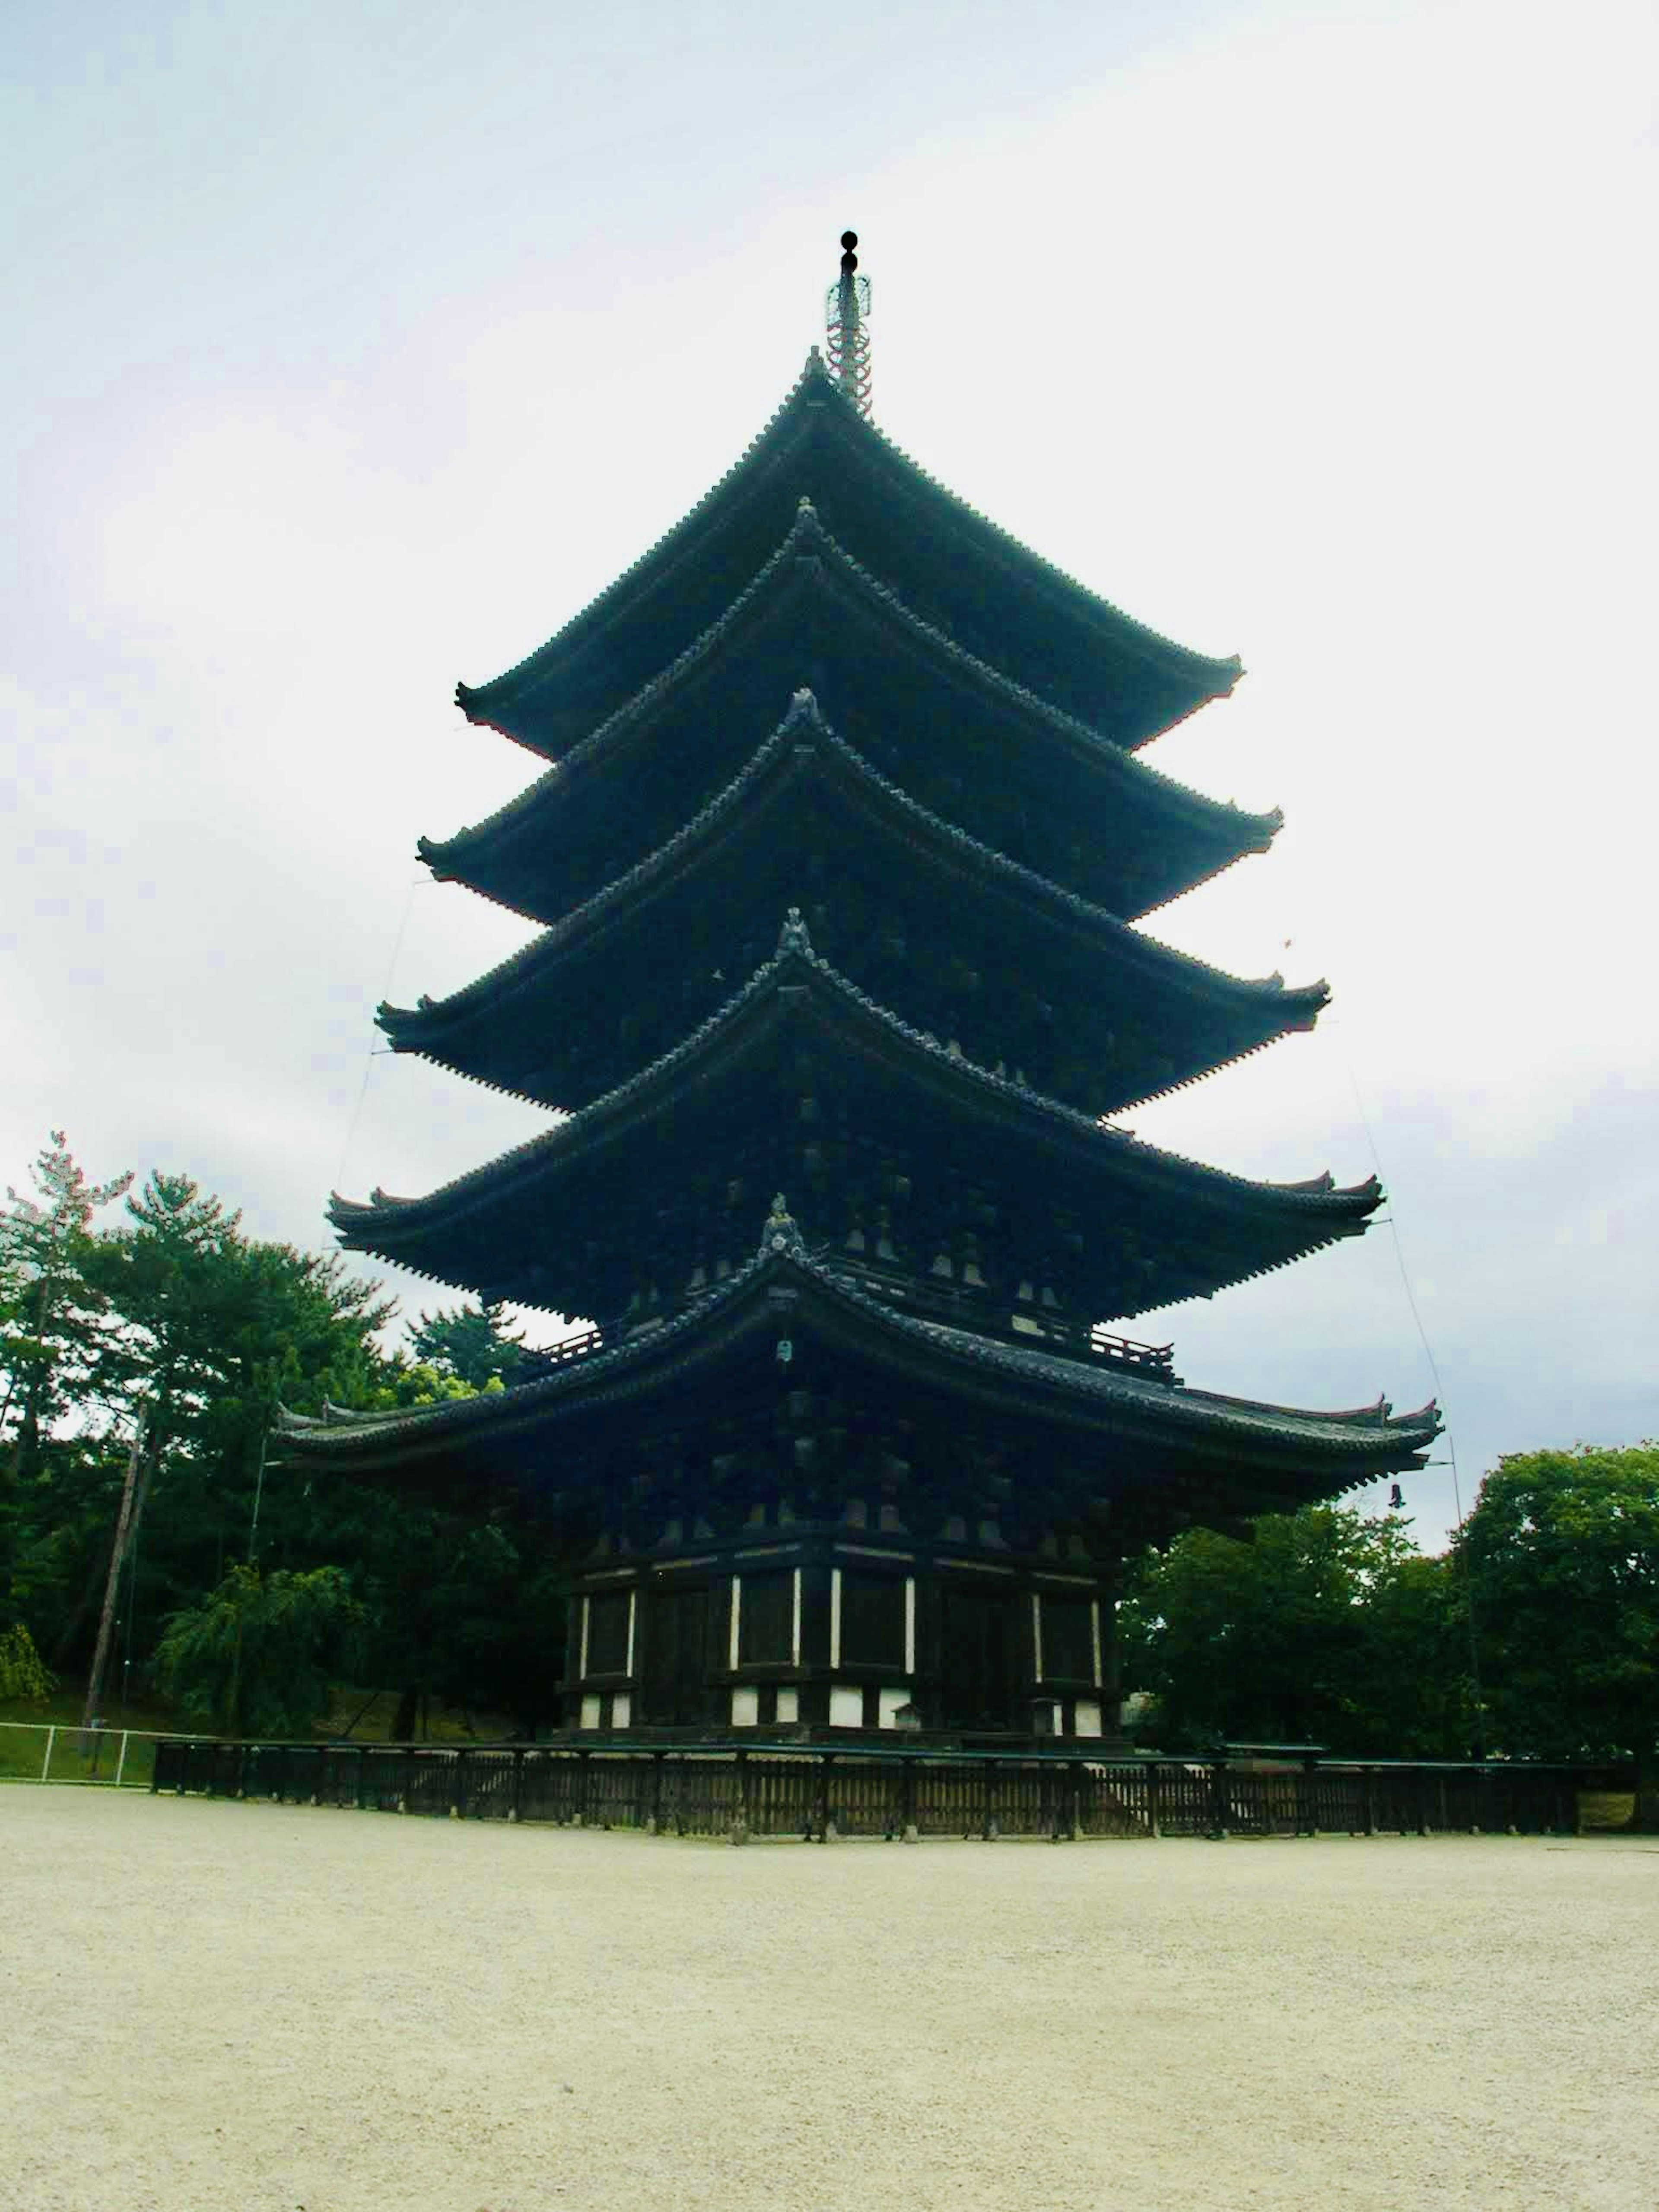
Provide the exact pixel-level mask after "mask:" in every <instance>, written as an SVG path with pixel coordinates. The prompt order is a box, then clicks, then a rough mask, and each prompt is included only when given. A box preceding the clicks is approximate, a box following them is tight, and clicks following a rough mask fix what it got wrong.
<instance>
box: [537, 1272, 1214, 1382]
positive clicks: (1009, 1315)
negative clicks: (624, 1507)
mask: <svg viewBox="0 0 1659 2212" xmlns="http://www.w3.org/2000/svg"><path fill="white" fill-rule="evenodd" d="M834 1272H835V1273H836V1274H838V1275H841V1276H842V1277H843V1278H844V1279H846V1280H847V1281H848V1283H850V1284H851V1285H853V1286H854V1288H855V1289H857V1290H859V1291H862V1292H863V1293H864V1295H865V1296H866V1297H873V1298H879V1299H880V1300H881V1302H882V1303H883V1304H884V1305H890V1306H891V1307H892V1308H893V1309H894V1310H895V1311H896V1312H899V1313H908V1314H915V1315H916V1316H919V1317H921V1319H923V1320H925V1321H942V1322H948V1323H949V1324H950V1325H951V1327H952V1328H962V1329H968V1330H969V1331H971V1332H972V1333H973V1334H975V1335H976V1336H990V1337H994V1338H996V1339H997V1340H998V1341H999V1342H1000V1343H1004V1344H1008V1345H1012V1346H1018V1347H1019V1348H1021V1349H1023V1350H1024V1351H1027V1352H1054V1353H1058V1354H1059V1355H1060V1356H1061V1357H1062V1358H1067V1359H1078V1360H1085V1361H1087V1362H1089V1363H1091V1364H1093V1365H1095V1366H1106V1367H1121V1368H1126V1369H1127V1370H1129V1372H1130V1373H1132V1374H1135V1375H1140V1376H1146V1379H1147V1380H1148V1381H1150V1382H1153V1383H1163V1384H1164V1385H1165V1387H1166V1388H1169V1389H1175V1388H1176V1387H1177V1386H1178V1385H1179V1383H1180V1381H1181V1377H1180V1376H1178V1375H1177V1374H1176V1371H1175V1347H1174V1346H1173V1345H1169V1344H1140V1343H1138V1342H1137V1341H1136V1340H1135V1339H1134V1338H1133V1337H1129V1336H1115V1335H1112V1334H1109V1333H1108V1332H1107V1331H1106V1330H1104V1329H1102V1328H1097V1327H1096V1326H1095V1325H1094V1324H1093V1323H1092V1322H1079V1321H1073V1320H1072V1319H1071V1318H1070V1316H1067V1315H1065V1314H1061V1313H1057V1312H1055V1311H1054V1310H1052V1309H1050V1308H1048V1307H1045V1306H1038V1305H1036V1304H1029V1305H1028V1304H1024V1303H1021V1304H1015V1305H1013V1306H1012V1307H1011V1306H1010V1304H1009V1302H1008V1300H1007V1298H1006V1296H1004V1295H1002V1294H1001V1293H1000V1292H998V1291H992V1290H988V1289H987V1290H976V1289H970V1288H969V1287H967V1286H965V1285H962V1284H960V1283H946V1282H942V1281H939V1280H937V1279H933V1278H932V1277H930V1276H926V1275H912V1274H908V1273H905V1272H904V1271H903V1270H902V1269H899V1268H885V1267H875V1266H872V1265H871V1264H870V1263H869V1262H867V1261H848V1260H846V1259H844V1258H842V1257H839V1256H838V1257H837V1259H836V1262H835V1267H834ZM714 1287H718V1286H717V1285H711V1289H712V1288H714ZM709 1295H710V1292H709V1291H700V1292H696V1293H694V1294H693V1295H692V1296H691V1297H686V1298H682V1299H679V1300H678V1301H677V1302H676V1303H674V1304H664V1305H662V1306H660V1307H659V1308H658V1309H656V1310H654V1311H652V1312H650V1313H647V1314H640V1313H637V1312H634V1313H629V1314H626V1315H624V1316H623V1318H622V1319H621V1320H620V1321H617V1322H611V1324H610V1326H609V1327H608V1328H599V1327H596V1326H590V1327H589V1328H585V1329H583V1330H581V1331H580V1332H579V1333H578V1334H576V1335H574V1336H568V1337H565V1338H563V1339H562V1340H561V1341H560V1342H559V1343H557V1344H552V1345H549V1346H546V1347H545V1349H543V1350H538V1351H535V1352H531V1353H530V1354H529V1355H528V1357H527V1358H526V1362H525V1364H524V1365H523V1366H522V1367H521V1368H520V1370H519V1379H520V1381H521V1382H534V1381H536V1380H537V1379H538V1377H539V1376H543V1375H547V1374H551V1373H552V1372H553V1371H554V1370H555V1369H556V1368H559V1367H562V1366H565V1365H567V1364H568V1363H569V1362H570V1361H572V1360H574V1359H585V1358H587V1357H588V1355H589V1354H590V1353H592V1352H602V1351H605V1350H607V1349H614V1348H615V1347H616V1346H618V1345H621V1344H624V1343H627V1342H629V1340H634V1339H637V1338H641V1337H644V1336H647V1335H649V1334H651V1333H652V1332H653V1330H655V1329H658V1328H662V1327H663V1325H664V1324H665V1322H669V1321H672V1320H677V1319H678V1316H680V1315H681V1314H683V1313H684V1312H686V1311H688V1310H690V1308H691V1307H693V1306H695V1305H696V1304H700V1303H701V1301H702V1298H704V1297H708V1296H709Z"/></svg>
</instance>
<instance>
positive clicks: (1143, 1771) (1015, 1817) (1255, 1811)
mask: <svg viewBox="0 0 1659 2212" xmlns="http://www.w3.org/2000/svg"><path fill="white" fill-rule="evenodd" d="M1602 1779H1604V1778H1602V1777H1601V1772H1600V1770H1596V1771H1595V1772H1592V1771H1590V1770H1588V1769H1580V1768H1575V1767H1556V1766H1534V1765H1502V1764H1499V1765H1486V1766H1474V1765H1470V1766H1456V1765H1393V1764H1367V1765H1358V1764H1355V1763H1352V1762H1349V1761H1340V1760H1334V1759H1327V1760H1322V1761H1321V1762H1319V1763H1318V1764H1317V1765H1309V1766H1307V1767H1305V1768H1301V1769H1297V1770H1287V1769H1277V1770H1273V1771H1261V1769H1259V1768H1255V1767H1251V1766H1243V1765H1237V1764H1230V1763H1229V1762H1228V1761H1226V1760H1225V1759H1210V1760H1203V1759H1134V1760H1129V1761H1121V1762H1111V1763H1102V1762H1099V1761H1096V1760H1092V1759H1080V1758H1079V1757H1077V1756H1076V1755H1075V1754H1073V1753H1066V1752H1033V1753H991V1752H960V1751H958V1752H947V1751H940V1752H921V1751H916V1752H899V1751H896V1750H895V1751H885V1750H857V1751H853V1750H848V1751H839V1750H837V1751H830V1750H824V1749H820V1748H817V1747H805V1746H802V1747H794V1746H781V1747H777V1748H775V1749H759V1748H754V1749H751V1748H749V1747H740V1746H729V1745H720V1744H708V1745H696V1746H689V1745H688V1746H675V1747H671V1748H663V1749H655V1748H646V1747H639V1746H637V1745H635V1746H626V1745H616V1746H610V1747H605V1746H599V1747H593V1748H588V1747H576V1746H574V1745H568V1744H556V1745H551V1744H550V1745H516V1744H501V1745H496V1744H491V1745H480V1746H477V1747H472V1746H457V1745H443V1746H441V1747H440V1746H436V1745H430V1744H418V1745H416V1744H380V1743H373V1744H353V1743H222V1742H202V1741H190V1740H186V1739H182V1738H170V1739H164V1740H163V1741H161V1742H159V1743H158V1744H157V1746H156V1747H155V1776H154V1779H153V1781H152V1784H151V1788H152V1790H167V1791H172V1792H175V1793H177V1794H178V1795H179V1796H185V1795H186V1794H190V1793H197V1794H200V1795H204V1796H210V1797H250V1798H267V1799H275V1800H279V1801H283V1802H289V1803H298V1804H310V1805H335V1806H347V1807H355V1808H358V1809H359V1810H370V1811H377V1812H382V1813H427V1814H452V1815H453V1816H455V1817H456V1818H459V1819H463V1820H541V1821H549V1822H553V1823H556V1824H559V1825H562V1826H569V1827H599V1828H640V1829H644V1830H646V1831H647V1832H650V1833H652V1834H657V1835H664V1834H666V1835H681V1836H727V1837H731V1838H733V1839H734V1840H738V1841H744V1840H746V1839H747V1838H750V1837H751V1836H796V1837H799V1838H803V1839H804V1840H805V1841H807V1842H829V1841H831V1840H833V1839H835V1838H839V1837H843V1836H870V1837H885V1838H889V1839H892V1838H902V1839H904V1840H907V1841H914V1840H915V1839H917V1838H921V1837H924V1836H965V1837H981V1838H986V1839H987V1840H988V1839H990V1838H994V1837H998V1836H1034V1837H1043V1838H1050V1839H1052V1840H1054V1841H1055V1842H1059V1841H1060V1840H1062V1839H1065V1838H1073V1837H1085V1836H1102V1837H1116V1838H1128V1837H1146V1838H1151V1837H1159V1836H1208V1837H1212V1838H1224V1837H1226V1836H1230V1835H1238V1836H1298V1835H1320V1834H1324V1835H1331V1834H1336V1835H1365V1836H1370V1835H1384V1834H1394V1835H1413V1836H1428V1835H1449V1834H1458V1833H1462V1834H1522V1835H1538V1834H1564V1833H1566V1834H1570V1833H1572V1832H1574V1831H1575V1830H1576V1829H1577V1826H1578V1791H1579V1790H1581V1789H1588V1788H1594V1787H1595V1786H1596V1785H1597V1783H1598V1782H1599V1781H1601V1780H1602Z"/></svg>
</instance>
